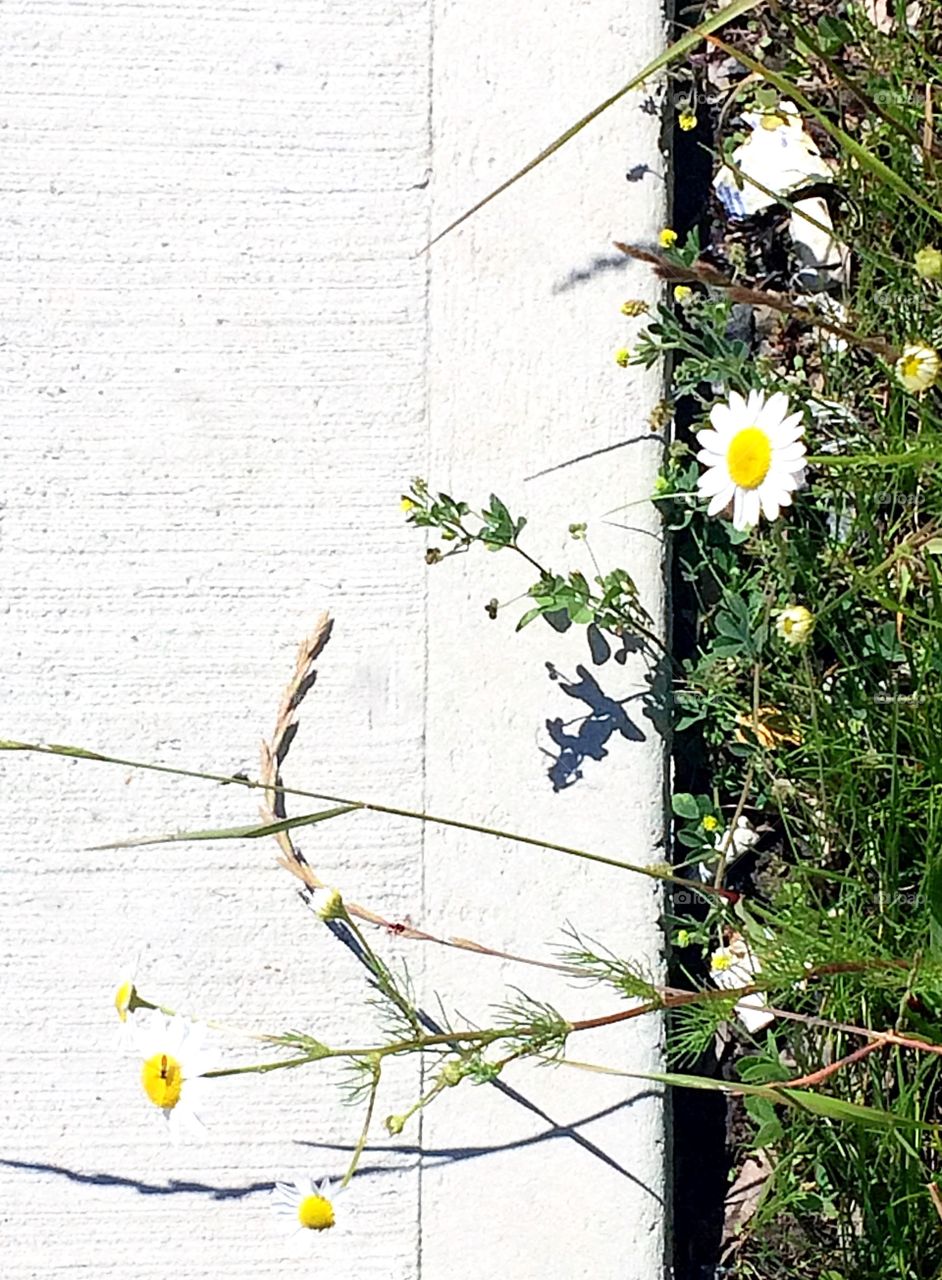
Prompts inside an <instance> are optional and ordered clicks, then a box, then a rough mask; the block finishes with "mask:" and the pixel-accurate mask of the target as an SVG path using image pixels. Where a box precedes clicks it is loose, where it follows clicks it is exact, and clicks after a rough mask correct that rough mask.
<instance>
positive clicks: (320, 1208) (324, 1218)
mask: <svg viewBox="0 0 942 1280" xmlns="http://www.w3.org/2000/svg"><path fill="white" fill-rule="evenodd" d="M298 1222H300V1224H301V1226H302V1227H308V1228H309V1229H310V1230H311V1231H326V1229H327V1228H328V1227H332V1226H333V1225H334V1206H333V1205H332V1204H331V1203H330V1201H329V1200H328V1199H327V1197H326V1196H305V1197H304V1199H303V1200H302V1201H301V1203H300V1204H299V1205H298Z"/></svg>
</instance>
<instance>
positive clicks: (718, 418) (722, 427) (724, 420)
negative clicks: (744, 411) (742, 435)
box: [710, 404, 736, 439]
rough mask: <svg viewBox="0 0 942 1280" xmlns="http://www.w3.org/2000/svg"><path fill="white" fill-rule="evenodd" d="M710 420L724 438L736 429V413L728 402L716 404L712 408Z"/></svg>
mask: <svg viewBox="0 0 942 1280" xmlns="http://www.w3.org/2000/svg"><path fill="white" fill-rule="evenodd" d="M710 422H711V423H712V424H713V426H714V428H715V429H716V431H718V432H719V434H720V436H721V437H722V438H723V439H727V438H728V437H729V436H731V435H732V434H733V432H734V431H735V430H736V415H735V414H734V413H733V411H732V410H731V409H730V407H729V405H728V404H715V405H714V406H713V408H712V409H711V410H710Z"/></svg>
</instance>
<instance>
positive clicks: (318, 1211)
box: [269, 1177, 344, 1247]
mask: <svg viewBox="0 0 942 1280" xmlns="http://www.w3.org/2000/svg"><path fill="white" fill-rule="evenodd" d="M343 1191H344V1188H343V1187H338V1188H337V1190H336V1191H335V1190H334V1186H333V1183H332V1182H331V1180H330V1179H329V1178H324V1179H323V1180H322V1182H321V1184H320V1186H318V1185H317V1183H316V1182H315V1181H314V1179H313V1178H308V1177H302V1178H296V1179H295V1180H294V1182H276V1183H275V1189H274V1191H272V1193H271V1198H270V1201H269V1203H270V1204H271V1207H272V1209H273V1210H274V1212H275V1213H277V1214H278V1216H279V1217H280V1218H281V1220H282V1224H283V1225H284V1228H285V1230H286V1231H288V1232H289V1233H290V1237H291V1240H292V1242H293V1244H294V1245H295V1246H300V1247H304V1246H305V1245H306V1244H307V1240H306V1239H305V1232H307V1231H327V1230H328V1229H329V1228H330V1227H332V1226H333V1225H334V1221H335V1219H334V1204H335V1202H336V1199H337V1197H338V1196H339V1195H341V1194H342V1193H343Z"/></svg>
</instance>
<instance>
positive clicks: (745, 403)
mask: <svg viewBox="0 0 942 1280" xmlns="http://www.w3.org/2000/svg"><path fill="white" fill-rule="evenodd" d="M789 408H790V406H789V403H788V397H787V396H786V395H784V394H783V393H782V392H781V391H777V392H776V393H775V395H773V396H769V397H768V398H766V396H765V395H764V394H763V393H762V392H761V391H750V392H749V398H748V400H744V399H743V398H742V396H741V395H740V394H739V393H738V391H731V392H730V393H729V400H728V401H727V403H726V404H717V405H714V406H713V408H712V409H711V410H710V422H711V423H712V429H710V428H706V429H704V430H703V431H698V432H697V440H698V441H699V442H700V445H701V446H702V447H701V449H700V452H699V453H698V454H697V458H698V460H699V461H700V462H702V463H703V465H704V466H705V467H706V468H707V470H706V471H705V472H704V473H703V475H701V476H700V478H699V480H698V481H697V488H698V489H699V490H700V496H701V497H703V498H709V499H710V505H709V506H708V507H707V515H711V516H715V515H717V514H718V513H719V512H720V511H722V510H723V509H724V507H728V506H729V504H730V503H732V504H733V528H735V529H750V528H752V526H753V525H756V524H758V522H759V513H760V511H761V512H762V514H763V515H764V516H765V518H766V519H767V520H776V519H777V518H778V514H779V511H780V510H781V508H782V507H787V506H788V505H789V504H790V503H791V500H792V493H793V492H794V491H795V490H796V489H800V488H801V486H802V485H803V484H804V480H805V446H804V442H803V440H802V439H801V437H802V433H803V432H804V426H803V424H802V420H801V414H800V413H793V414H789Z"/></svg>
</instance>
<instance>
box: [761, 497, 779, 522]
mask: <svg viewBox="0 0 942 1280" xmlns="http://www.w3.org/2000/svg"><path fill="white" fill-rule="evenodd" d="M759 501H760V503H761V504H762V514H763V515H764V516H765V518H766V520H777V519H778V516H779V506H780V505H781V504H780V503H778V502H777V501H776V500H775V498H774V497H773V496H772V494H771V493H769V492H768V491H766V490H760V492H759Z"/></svg>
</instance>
